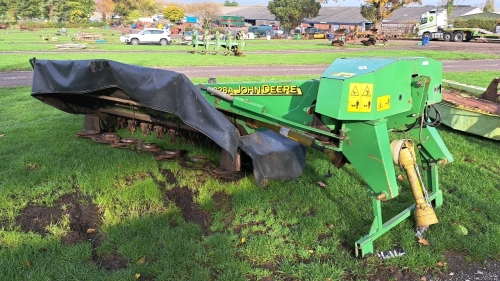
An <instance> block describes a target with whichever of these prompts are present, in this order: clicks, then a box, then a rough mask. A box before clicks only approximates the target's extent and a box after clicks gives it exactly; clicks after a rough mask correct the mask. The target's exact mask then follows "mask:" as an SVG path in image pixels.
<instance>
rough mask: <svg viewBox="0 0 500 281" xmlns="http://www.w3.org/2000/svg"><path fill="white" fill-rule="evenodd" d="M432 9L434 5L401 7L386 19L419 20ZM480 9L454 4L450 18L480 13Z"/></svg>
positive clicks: (391, 20) (397, 20)
mask: <svg viewBox="0 0 500 281" xmlns="http://www.w3.org/2000/svg"><path fill="white" fill-rule="evenodd" d="M432 9H436V6H430V5H428V6H409V7H403V8H401V9H399V10H396V11H394V12H393V13H392V15H391V17H390V18H389V19H388V21H390V22H419V21H420V16H421V15H422V14H423V13H425V12H427V11H430V10H432ZM481 12H482V10H481V9H479V8H477V7H471V6H454V7H453V9H452V10H451V16H450V17H449V19H450V20H453V19H454V18H456V17H460V16H464V15H469V14H476V13H481Z"/></svg>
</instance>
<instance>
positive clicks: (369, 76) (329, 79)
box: [316, 58, 442, 121]
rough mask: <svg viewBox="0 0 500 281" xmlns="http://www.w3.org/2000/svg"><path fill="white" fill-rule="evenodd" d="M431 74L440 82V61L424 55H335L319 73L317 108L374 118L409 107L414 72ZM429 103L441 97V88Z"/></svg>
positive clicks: (434, 83)
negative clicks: (389, 57)
mask: <svg viewBox="0 0 500 281" xmlns="http://www.w3.org/2000/svg"><path fill="white" fill-rule="evenodd" d="M414 75H418V76H430V77H432V78H433V79H432V82H431V85H429V87H430V88H431V89H433V88H435V87H439V86H440V85H441V75H442V64H441V63H440V62H438V61H436V60H431V59H427V58H414V59H403V58H401V59H392V58H391V59H385V58H373V59H365V58H359V59H338V60H336V61H335V62H334V63H333V64H332V65H331V66H330V67H329V68H328V69H327V70H326V71H325V72H324V73H323V75H322V76H321V87H320V89H319V90H320V92H319V94H318V104H317V107H316V111H317V112H319V113H321V114H325V115H328V116H330V117H332V118H335V119H340V120H364V121H366V120H376V119H379V118H384V117H388V116H393V115H395V114H398V113H402V112H407V111H408V110H410V109H411V108H412V102H413V101H412V97H411V88H409V87H408V85H409V84H410V83H411V81H412V80H413V76H414ZM430 98H431V100H429V101H428V102H429V103H430V104H432V103H437V102H439V101H441V99H442V95H441V92H440V90H439V91H436V92H435V93H434V95H432V96H430Z"/></svg>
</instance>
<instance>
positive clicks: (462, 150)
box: [0, 41, 500, 281]
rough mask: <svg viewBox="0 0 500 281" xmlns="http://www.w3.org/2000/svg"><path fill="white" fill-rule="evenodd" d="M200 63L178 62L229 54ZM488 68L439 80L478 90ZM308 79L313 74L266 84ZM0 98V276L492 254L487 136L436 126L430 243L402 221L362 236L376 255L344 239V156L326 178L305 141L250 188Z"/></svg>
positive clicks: (399, 262)
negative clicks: (399, 253)
mask: <svg viewBox="0 0 500 281" xmlns="http://www.w3.org/2000/svg"><path fill="white" fill-rule="evenodd" d="M0 43H2V44H4V42H1V41H0ZM28 45H30V44H28ZM144 47H148V48H149V47H152V46H144ZM184 47H185V46H184ZM37 52H38V51H37ZM42 54H43V55H44V56H45V55H51V56H52V55H53V56H54V57H55V58H60V59H70V58H71V54H64V56H63V55H61V54H57V53H54V54H52V53H47V52H43V51H42ZM106 54H108V53H106ZM111 54H112V53H111ZM111 54H110V55H111ZM127 54H128V53H127ZM356 54H358V55H359V53H356ZM385 54H386V55H387V53H385ZM28 55H30V54H15V55H13V56H15V57H17V59H14V60H12V61H10V63H11V65H9V66H8V67H13V66H14V65H16V64H19V67H20V69H24V68H25V67H24V66H22V64H21V61H22V60H21V59H20V58H21V57H23V56H26V60H25V61H24V62H23V64H27V58H29V56H28ZM78 55H82V54H80V52H79V53H78ZM84 55H87V56H89V57H90V56H92V55H94V56H95V54H93V53H89V54H84ZM113 55H114V54H113ZM181 55H182V56H184V54H180V55H179V56H181ZM322 55H323V54H322ZM344 55H345V54H344ZM0 56H2V58H5V57H7V55H5V54H3V53H0ZM65 56H68V57H65ZM176 56H177V54H176ZM185 56H186V58H188V57H189V58H192V55H189V54H185ZM261 56H264V55H263V54H259V55H258V56H256V58H255V60H257V61H260V60H261V58H259V57H261ZM316 56H318V57H319V55H318V54H316ZM9 57H10V56H9ZM116 57H117V58H121V60H122V61H123V60H129V59H130V60H131V62H138V61H139V60H140V56H136V57H134V58H127V57H128V56H124V55H123V54H121V55H120V54H116ZM248 57H250V56H247V58H248ZM313 57H314V56H313V55H311V56H310V57H308V58H310V59H312V58H313ZM2 58H0V59H2ZM203 58H205V57H203ZM207 58H209V59H210V60H209V61H208V62H207V61H203V62H200V60H193V61H192V62H186V64H188V65H191V63H192V65H196V64H198V65H199V64H200V63H207V64H210V63H211V62H215V61H216V60H217V59H222V61H225V62H224V63H229V62H230V61H231V60H234V61H236V60H237V59H242V58H233V57H214V56H207ZM273 58H275V57H273ZM328 58H330V57H328ZM332 58H333V57H332ZM23 59H24V58H23ZM244 59H245V58H244ZM16 60H18V61H17V62H16ZM175 60H176V61H177V59H175ZM148 61H149V60H148ZM181 61H182V60H181V59H179V63H180V62H181ZM262 61H264V60H263V59H262ZM297 61H298V62H297V63H300V62H304V61H305V59H304V58H301V59H300V60H299V59H297ZM327 61H328V60H327ZM332 61H333V60H332ZM287 62H288V63H289V64H292V63H295V62H296V61H287ZM148 63H151V64H154V63H155V62H154V60H151V61H149V62H148ZM219 63H220V61H219ZM323 63H324V62H323ZM4 64H5V61H4V62H2V64H1V65H4ZM8 67H7V68H6V69H10V70H12V69H13V68H8ZM14 69H15V68H14ZM495 75H497V74H495V72H486V71H485V72H474V73H444V75H443V76H444V78H446V79H450V80H456V81H460V82H463V83H469V84H474V85H477V86H483V87H485V86H486V85H488V83H489V82H490V81H491V79H492V78H493V77H494V76H495ZM309 78H316V77H308V76H305V75H302V76H300V77H297V76H295V77H266V80H302V79H309ZM234 79H235V78H233V77H218V78H217V80H218V82H229V81H234ZM205 80H206V79H193V83H195V84H197V83H202V82H205ZM238 80H239V81H260V80H262V77H241V78H238ZM0 106H1V109H2V110H0V159H1V160H2V161H0V280H20V281H21V280H92V281H94V280H228V281H233V280H343V279H352V280H370V279H371V278H374V277H375V276H377V277H383V278H385V277H387V279H389V278H390V276H391V272H392V274H394V272H397V271H401V272H407V274H409V276H413V277H415V280H419V279H420V277H421V276H423V275H424V274H429V272H432V273H433V274H434V276H437V275H440V274H445V272H446V270H447V268H448V265H447V264H446V261H447V260H446V255H447V254H448V253H450V252H459V253H461V254H462V255H463V256H465V257H466V259H467V260H468V261H482V260H487V259H496V260H498V259H499V258H500V256H499V253H500V226H499V225H498V221H500V215H499V214H500V210H499V209H500V207H499V206H500V204H498V202H500V192H499V191H498V188H499V187H500V186H499V182H500V176H499V175H498V171H499V170H500V159H499V158H498V157H494V155H497V154H498V142H495V141H490V140H487V139H482V138H478V137H474V136H471V135H467V134H462V133H460V132H456V131H453V130H450V129H448V128H446V127H444V126H441V127H439V128H438V130H439V133H440V135H441V136H442V138H443V139H444V141H445V143H446V145H447V147H448V148H449V149H450V151H451V153H452V155H453V156H454V158H455V161H454V162H453V163H451V164H449V165H446V166H442V167H440V186H441V188H442V190H443V192H444V205H443V207H442V208H440V209H437V210H436V213H437V216H438V219H439V223H438V224H436V225H433V226H431V228H430V230H429V231H428V232H426V239H427V240H428V241H429V245H427V246H426V245H423V244H420V243H418V242H417V238H416V237H415V232H414V230H413V221H412V220H411V219H409V220H405V221H404V222H402V223H401V224H399V225H398V226H397V227H395V228H394V229H392V230H391V231H389V232H388V233H387V234H385V235H383V236H382V237H381V238H379V239H377V240H376V241H375V249H376V251H383V250H384V251H385V250H391V249H394V248H396V247H402V248H403V249H404V250H405V252H406V254H405V255H404V256H403V257H400V258H394V259H389V260H386V261H380V260H379V259H377V258H375V256H369V257H366V258H365V259H362V260H359V259H356V258H355V257H354V255H353V246H354V242H355V241H356V240H358V239H359V238H361V237H362V236H364V235H365V234H367V233H368V230H369V228H370V224H371V222H372V211H371V202H370V199H369V197H368V196H366V186H365V184H364V183H363V182H362V180H361V179H360V176H359V175H357V172H356V171H355V170H354V169H353V168H352V167H351V166H349V165H347V166H346V167H344V168H342V169H340V170H335V169H334V170H332V174H333V176H332V177H331V178H325V177H324V175H325V174H326V173H327V171H328V168H329V165H328V160H327V158H326V157H325V156H324V155H322V154H320V153H317V152H315V151H313V150H308V151H307V163H306V167H305V171H304V173H303V175H302V176H301V177H300V178H298V179H295V180H288V181H271V182H270V185H269V186H268V187H267V188H259V187H257V185H256V184H255V181H254V178H253V175H251V174H247V175H246V176H245V177H244V178H242V179H241V180H239V181H233V182H226V181H223V180H220V179H219V180H217V179H214V178H212V177H211V176H210V175H208V174H207V173H206V172H204V171H201V170H193V169H187V168H184V167H182V166H181V165H180V163H179V162H176V161H156V160H155V159H154V158H153V156H152V155H151V154H148V153H136V152H134V151H131V150H125V149H118V148H112V147H110V146H109V145H105V144H98V143H95V142H92V141H91V140H90V139H85V138H76V137H75V136H74V134H75V133H77V132H80V131H81V130H82V128H83V116H81V115H70V114H67V113H64V112H62V111H59V110H57V109H55V108H53V107H50V106H47V105H46V104H43V103H41V102H39V101H38V100H36V99H34V98H32V97H31V96H30V88H29V87H16V88H0ZM119 134H120V136H122V137H134V138H141V139H144V140H146V141H147V142H154V143H157V144H158V145H160V146H161V147H162V148H172V149H185V150H187V151H188V154H187V155H189V156H197V155H203V156H205V157H207V159H208V160H209V161H210V162H212V163H218V160H219V153H218V152H216V151H214V150H212V149H207V148H204V147H201V146H192V145H188V144H184V143H181V142H176V143H172V142H170V140H169V138H168V137H167V138H165V139H162V140H159V139H156V138H155V137H154V136H153V135H150V136H143V135H142V134H140V132H136V133H131V132H129V131H128V130H125V129H122V130H120V131H119ZM394 137H395V136H394ZM401 173H403V172H401ZM318 181H322V182H324V183H325V185H326V186H325V187H320V186H318V184H317V182H318ZM413 203H414V202H413V198H412V196H411V192H410V190H409V187H408V185H407V184H406V183H405V182H401V191H400V196H398V197H397V198H395V199H393V200H390V201H389V202H386V203H384V204H383V208H384V215H388V216H392V215H395V214H396V213H398V212H399V211H400V210H401V209H404V208H406V207H408V206H410V205H411V204H413ZM41 214H44V215H43V216H41ZM83 215H85V216H83ZM464 229H466V230H467V232H468V233H467V235H464V234H465V233H464Z"/></svg>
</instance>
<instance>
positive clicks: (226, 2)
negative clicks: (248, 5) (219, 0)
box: [224, 0, 239, 7]
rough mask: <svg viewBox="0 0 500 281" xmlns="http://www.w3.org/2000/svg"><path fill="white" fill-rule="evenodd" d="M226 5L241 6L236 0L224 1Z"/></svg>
mask: <svg viewBox="0 0 500 281" xmlns="http://www.w3.org/2000/svg"><path fill="white" fill-rule="evenodd" d="M224 6H227V7H237V6H239V4H238V2H236V1H229V0H226V1H225V2H224Z"/></svg>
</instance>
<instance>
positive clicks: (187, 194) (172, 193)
mask: <svg viewBox="0 0 500 281" xmlns="http://www.w3.org/2000/svg"><path fill="white" fill-rule="evenodd" d="M193 198H194V194H193V192H192V191H191V190H189V188H187V187H175V188H173V189H171V190H169V191H167V199H168V200H171V201H173V202H175V204H176V205H177V206H178V207H179V208H180V209H181V211H182V218H183V219H184V220H185V221H188V222H192V223H195V224H197V225H199V226H200V228H201V230H202V232H203V234H204V235H207V234H209V233H210V225H212V218H211V217H210V215H209V214H208V213H207V212H205V211H204V210H202V209H201V208H200V206H198V204H196V203H195V202H194V200H193Z"/></svg>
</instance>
